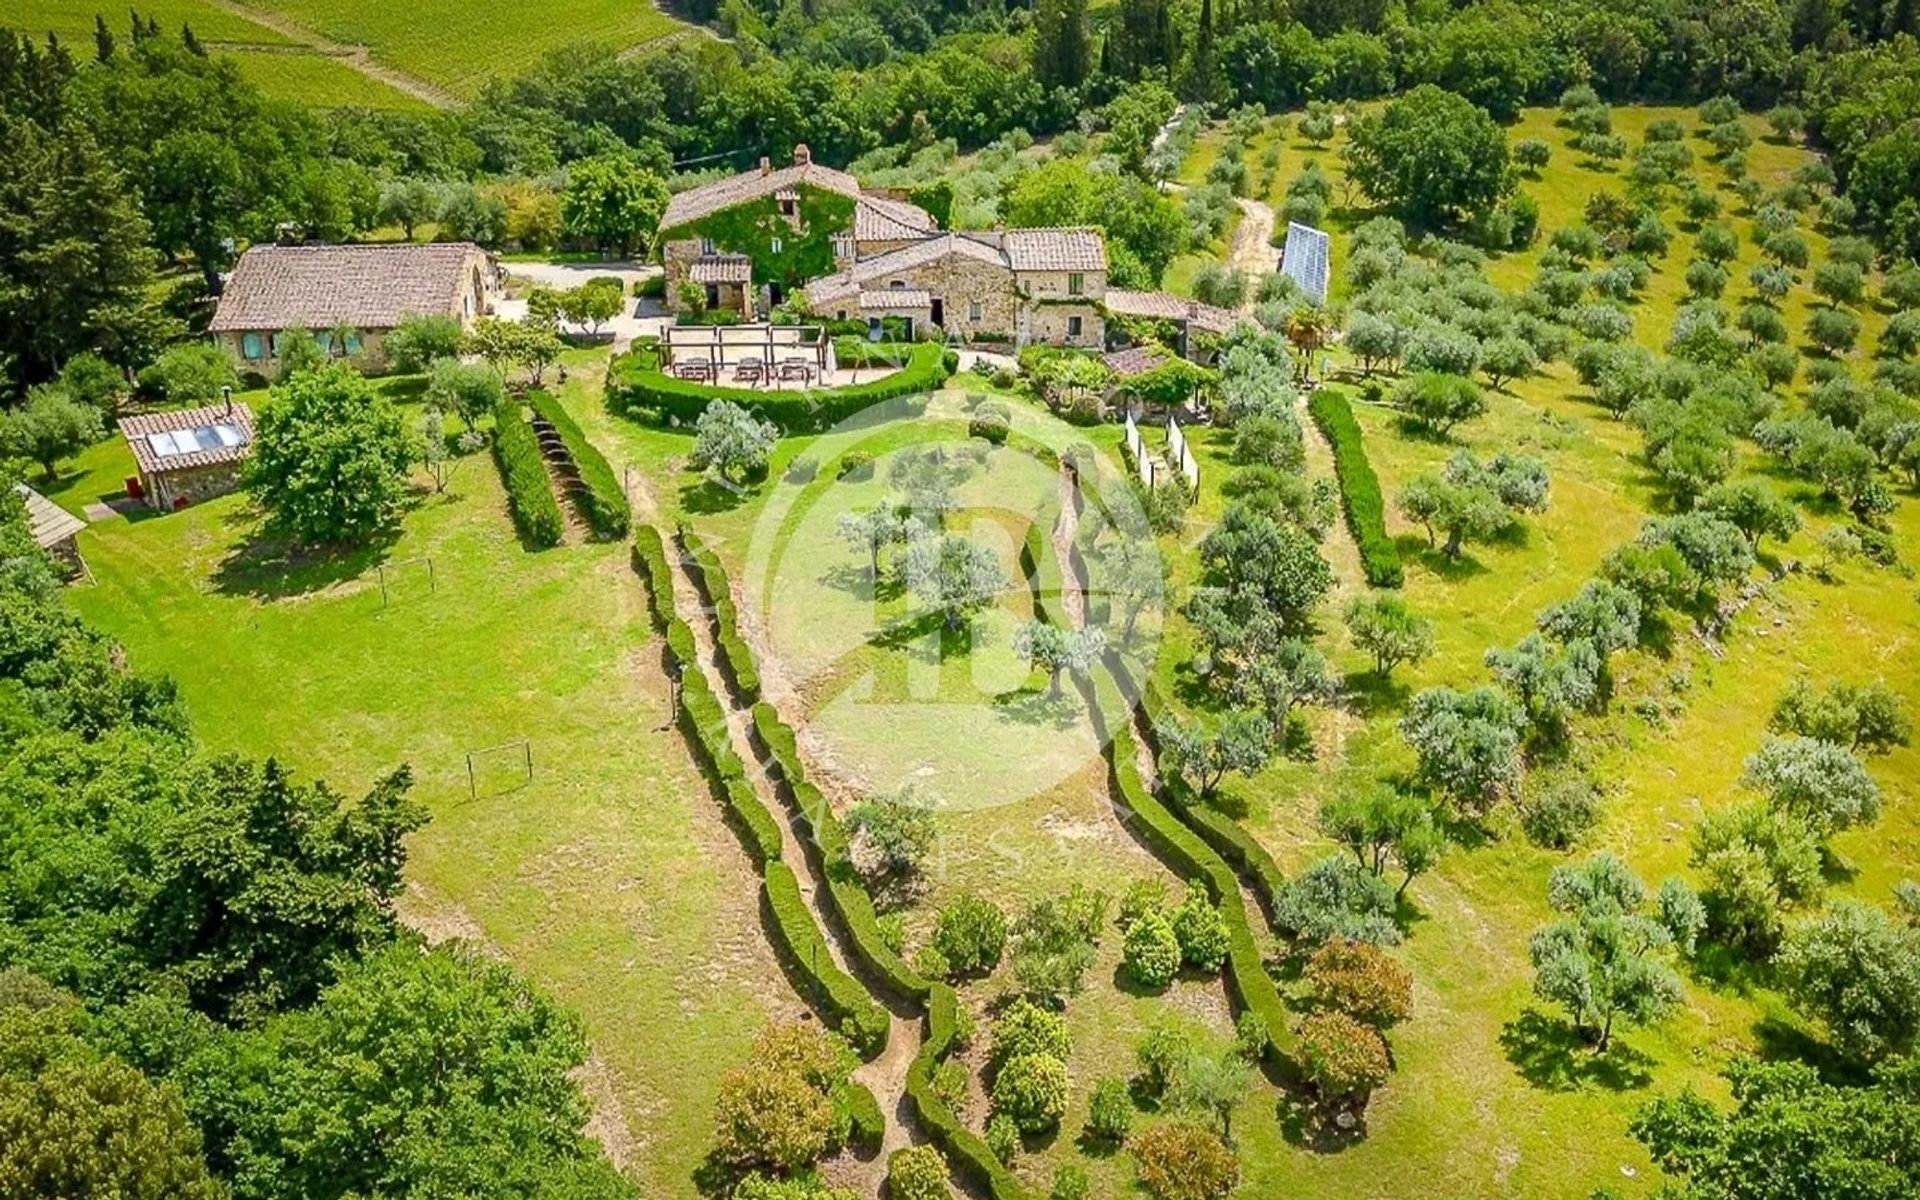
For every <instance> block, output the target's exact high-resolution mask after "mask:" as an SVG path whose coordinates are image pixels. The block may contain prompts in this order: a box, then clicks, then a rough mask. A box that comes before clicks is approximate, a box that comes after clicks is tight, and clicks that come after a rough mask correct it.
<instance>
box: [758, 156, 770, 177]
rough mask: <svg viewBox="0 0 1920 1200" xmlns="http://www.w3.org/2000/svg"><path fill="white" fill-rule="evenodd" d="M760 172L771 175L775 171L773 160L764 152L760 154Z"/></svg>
mask: <svg viewBox="0 0 1920 1200" xmlns="http://www.w3.org/2000/svg"><path fill="white" fill-rule="evenodd" d="M760 173H761V174H762V175H771V174H772V173H773V160H772V159H770V158H768V157H767V156H766V155H764V154H763V155H761V156H760Z"/></svg>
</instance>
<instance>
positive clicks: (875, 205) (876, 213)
mask: <svg viewBox="0 0 1920 1200" xmlns="http://www.w3.org/2000/svg"><path fill="white" fill-rule="evenodd" d="M933 232H935V226H934V221H933V217H932V216H931V215H929V214H928V213H927V211H926V210H925V209H922V208H921V207H920V206H919V205H917V204H909V203H907V202H906V201H905V200H894V199H891V198H890V197H886V196H862V197H860V203H858V204H856V205H855V206H854V209H853V237H854V240H855V241H860V242H904V241H909V240H911V239H914V238H922V237H925V236H927V235H928V234H930V233H933Z"/></svg>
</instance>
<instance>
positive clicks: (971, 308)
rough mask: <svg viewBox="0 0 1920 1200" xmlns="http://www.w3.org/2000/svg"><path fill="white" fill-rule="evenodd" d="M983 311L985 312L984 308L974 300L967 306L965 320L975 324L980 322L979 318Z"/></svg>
mask: <svg viewBox="0 0 1920 1200" xmlns="http://www.w3.org/2000/svg"><path fill="white" fill-rule="evenodd" d="M985 311H986V306H985V305H983V304H981V303H980V302H979V301H978V300H975V301H973V302H972V303H970V304H968V305H967V320H969V321H973V322H976V323H977V322H978V321H979V320H980V318H981V317H982V316H983V315H984V314H985Z"/></svg>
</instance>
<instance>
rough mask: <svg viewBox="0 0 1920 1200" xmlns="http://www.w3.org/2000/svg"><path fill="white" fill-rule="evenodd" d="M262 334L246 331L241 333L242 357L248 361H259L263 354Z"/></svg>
mask: <svg viewBox="0 0 1920 1200" xmlns="http://www.w3.org/2000/svg"><path fill="white" fill-rule="evenodd" d="M261 351H262V347H261V345H260V335H259V334H257V333H244V334H241V335H240V357H241V358H244V359H246V360H247V361H248V362H255V361H258V360H259V358H260V355H261Z"/></svg>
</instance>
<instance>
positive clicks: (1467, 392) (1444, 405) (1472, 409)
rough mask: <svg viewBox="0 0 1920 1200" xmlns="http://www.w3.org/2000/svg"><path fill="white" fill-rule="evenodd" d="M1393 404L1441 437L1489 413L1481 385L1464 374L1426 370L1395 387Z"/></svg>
mask: <svg viewBox="0 0 1920 1200" xmlns="http://www.w3.org/2000/svg"><path fill="white" fill-rule="evenodd" d="M1393 398H1394V402H1395V403H1396V404H1398V405H1400V406H1401V407H1402V408H1403V409H1405V410H1406V412H1407V414H1408V416H1409V417H1410V418H1411V419H1412V420H1413V421H1414V422H1415V423H1417V424H1419V425H1421V426H1423V427H1425V428H1426V429H1429V430H1431V431H1433V432H1434V433H1436V434H1439V435H1441V436H1442V437H1444V436H1446V434H1447V433H1448V432H1450V431H1451V430H1452V429H1453V427H1454V426H1455V425H1458V424H1459V423H1460V422H1462V421H1466V420H1470V419H1471V418H1473V417H1477V416H1479V415H1480V414H1482V413H1484V412H1486V411H1487V400H1486V397H1485V396H1483V395H1481V394H1480V388H1479V385H1477V384H1475V383H1474V382H1473V381H1472V380H1471V379H1468V378H1466V377H1465V376H1464V375H1447V374H1442V373H1439V372H1435V371H1425V372H1422V373H1421V374H1418V375H1414V376H1411V377H1410V378H1408V379H1406V380H1404V381H1402V382H1401V383H1400V385H1399V386H1398V387H1396V388H1394V397H1393Z"/></svg>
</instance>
